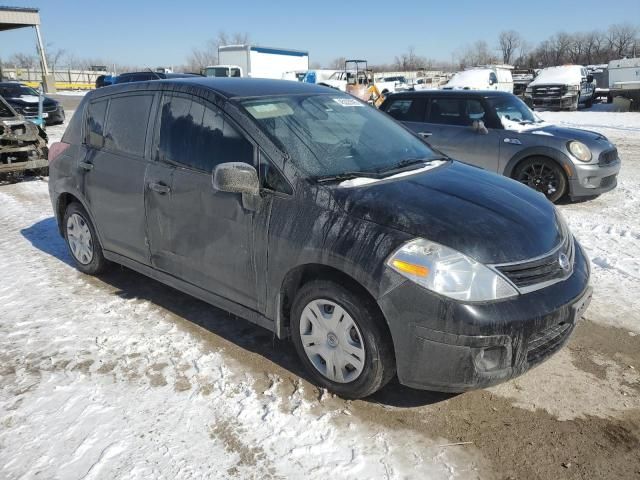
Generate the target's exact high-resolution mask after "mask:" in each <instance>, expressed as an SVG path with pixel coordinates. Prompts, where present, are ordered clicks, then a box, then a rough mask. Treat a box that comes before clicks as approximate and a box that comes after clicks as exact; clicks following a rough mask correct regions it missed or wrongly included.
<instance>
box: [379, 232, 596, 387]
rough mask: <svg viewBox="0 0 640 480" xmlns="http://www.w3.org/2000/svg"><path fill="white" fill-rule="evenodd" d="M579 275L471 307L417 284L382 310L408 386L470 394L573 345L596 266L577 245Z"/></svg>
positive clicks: (387, 300)
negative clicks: (591, 268) (570, 342)
mask: <svg viewBox="0 0 640 480" xmlns="http://www.w3.org/2000/svg"><path fill="white" fill-rule="evenodd" d="M576 246H577V248H576V257H575V265H574V272H573V274H572V275H571V276H570V277H569V278H567V279H566V280H564V281H562V282H560V283H556V284H554V285H551V286H549V287H546V288H543V289H541V290H537V291H534V292H531V293H528V294H524V295H519V296H518V297H515V298H513V299H509V300H505V301H500V302H489V303H482V304H480V303H478V304H464V303H459V302H455V301H453V300H450V299H446V298H443V297H441V296H438V295H436V294H433V293H431V292H429V291H427V290H425V289H423V288H421V287H419V286H418V285H416V284H414V283H413V282H410V281H405V282H404V283H402V284H401V285H399V286H398V287H396V288H394V289H393V290H391V291H390V292H388V293H386V294H385V295H384V296H382V297H381V298H380V299H378V303H379V305H380V307H381V308H382V311H383V313H384V315H385V317H386V318H387V321H388V324H389V328H390V330H391V334H392V337H393V343H394V347H395V352H396V363H397V370H398V378H399V380H400V382H401V383H402V384H404V385H407V386H410V387H413V388H420V389H428V390H437V391H446V392H462V391H466V390H473V389H476V388H483V387H487V386H490V385H495V384H497V383H501V382H503V381H505V380H508V379H510V378H513V377H515V376H517V375H520V374H522V373H523V372H525V371H527V370H528V369H529V368H531V367H533V366H535V365H537V364H539V363H541V362H543V361H544V360H546V359H547V358H549V356H551V355H552V354H553V353H555V352H557V351H558V350H559V349H560V348H562V346H564V345H565V343H566V342H567V340H568V338H569V336H570V335H571V332H572V331H573V329H574V327H575V324H576V321H577V320H578V319H579V318H580V317H581V316H582V313H583V312H584V310H585V309H586V308H587V306H588V305H589V301H590V299H591V288H590V287H589V285H588V283H589V266H588V263H587V262H588V261H587V259H586V257H585V255H584V254H583V252H582V250H581V248H580V247H579V246H578V244H577V242H576Z"/></svg>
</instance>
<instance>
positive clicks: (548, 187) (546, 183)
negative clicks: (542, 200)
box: [513, 157, 567, 203]
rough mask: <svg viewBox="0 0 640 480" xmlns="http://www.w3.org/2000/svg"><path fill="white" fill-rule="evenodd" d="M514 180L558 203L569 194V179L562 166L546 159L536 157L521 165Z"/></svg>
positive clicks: (517, 168) (516, 170) (515, 173)
mask: <svg viewBox="0 0 640 480" xmlns="http://www.w3.org/2000/svg"><path fill="white" fill-rule="evenodd" d="M513 178H514V179H515V180H517V181H519V182H521V183H524V184H525V185H527V186H529V187H531V188H533V189H534V190H537V191H538V192H541V193H543V194H544V195H545V196H546V197H547V198H548V199H549V201H551V202H554V203H555V202H557V201H558V200H560V199H561V198H562V197H563V196H564V195H565V193H566V192H567V177H566V176H565V174H564V172H563V171H562V168H561V167H560V165H558V164H557V163H556V162H554V161H553V160H551V159H550V158H545V157H534V158H530V159H528V160H525V161H523V162H522V163H520V164H519V165H518V166H517V167H516V169H515V172H514V175H513Z"/></svg>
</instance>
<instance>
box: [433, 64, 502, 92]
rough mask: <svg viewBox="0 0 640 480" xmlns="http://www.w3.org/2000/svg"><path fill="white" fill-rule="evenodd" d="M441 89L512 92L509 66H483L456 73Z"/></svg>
mask: <svg viewBox="0 0 640 480" xmlns="http://www.w3.org/2000/svg"><path fill="white" fill-rule="evenodd" d="M442 89H443V90H499V91H502V92H509V93H513V77H512V76H511V67H507V66H493V67H491V66H483V67H474V68H469V69H467V70H463V71H462V72H458V73H456V74H455V75H454V76H453V77H452V78H451V80H449V81H448V82H447V83H446V84H445V85H444V86H443V87H442Z"/></svg>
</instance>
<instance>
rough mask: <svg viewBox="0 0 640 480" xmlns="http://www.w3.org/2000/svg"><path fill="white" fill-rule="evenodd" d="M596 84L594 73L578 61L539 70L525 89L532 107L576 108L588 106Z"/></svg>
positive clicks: (525, 95)
mask: <svg viewBox="0 0 640 480" xmlns="http://www.w3.org/2000/svg"><path fill="white" fill-rule="evenodd" d="M595 90H596V86H595V84H594V82H593V75H591V74H590V73H589V72H588V71H587V69H586V68H585V67H583V66H581V65H563V66H560V67H549V68H545V69H543V70H541V71H540V73H539V74H538V76H537V77H536V79H535V80H534V81H532V82H531V83H530V84H529V86H528V87H527V89H526V90H525V93H524V100H525V102H526V103H527V105H529V107H531V108H549V109H555V110H572V111H574V110H578V106H579V105H580V104H584V106H585V107H587V108H591V105H592V104H593V98H594V94H595Z"/></svg>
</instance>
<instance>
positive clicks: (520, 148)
mask: <svg viewBox="0 0 640 480" xmlns="http://www.w3.org/2000/svg"><path fill="white" fill-rule="evenodd" d="M380 108H381V110H383V111H385V112H387V113H388V114H389V115H391V116H392V117H394V118H395V119H396V120H400V121H401V122H403V123H404V124H405V125H406V126H407V127H409V128H410V129H411V130H413V131H414V132H416V133H418V134H419V135H421V136H423V137H425V138H426V140H427V142H429V144H430V145H432V146H433V147H435V148H437V149H438V150H441V151H443V152H444V153H446V154H447V155H449V156H451V157H453V158H456V159H458V160H462V161H465V162H468V163H471V164H474V165H477V166H479V167H482V168H484V169H486V170H489V171H492V172H496V173H501V174H502V175H505V176H507V177H510V178H513V179H515V180H517V181H519V182H522V183H524V184H526V185H528V186H530V187H531V188H533V189H535V190H537V191H539V192H541V193H544V194H545V195H546V196H547V198H548V199H549V200H551V201H552V202H556V201H558V200H560V199H561V198H563V197H564V196H565V195H569V196H570V197H571V198H572V199H575V198H579V197H590V196H595V195H599V194H601V193H604V192H607V191H609V190H612V189H613V188H615V187H616V185H617V175H618V171H619V170H620V158H619V157H618V151H617V149H616V147H615V146H614V145H613V144H612V143H611V142H609V140H607V138H606V137H604V136H603V135H601V134H599V133H595V132H590V131H587V130H579V129H575V128H565V127H559V126H556V125H553V124H550V123H547V122H544V121H542V120H541V119H540V118H539V117H537V116H536V115H535V114H534V112H532V111H531V109H529V108H528V107H527V105H525V103H524V102H523V101H522V100H520V99H519V98H518V97H516V96H515V95H513V94H510V93H506V92H474V91H443V90H440V91H436V90H434V91H423V92H407V93H399V94H396V95H392V96H391V97H389V98H387V99H386V101H385V102H384V103H383V104H382V105H381V107H380Z"/></svg>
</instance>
